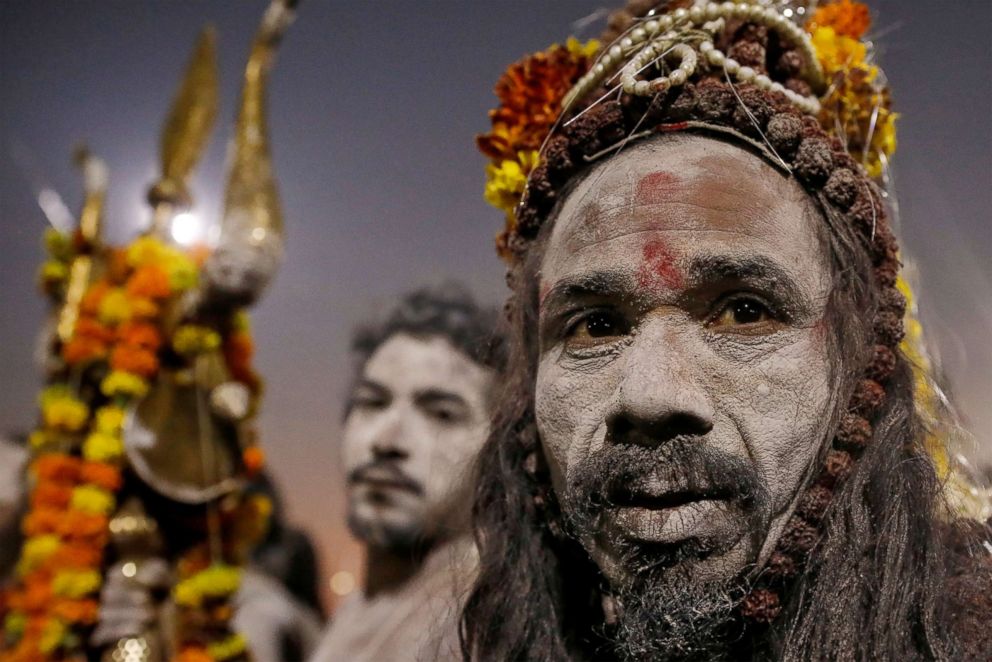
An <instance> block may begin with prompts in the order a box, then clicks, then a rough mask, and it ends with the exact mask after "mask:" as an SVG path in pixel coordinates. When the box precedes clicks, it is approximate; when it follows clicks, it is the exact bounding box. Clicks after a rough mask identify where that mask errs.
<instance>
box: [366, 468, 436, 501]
mask: <svg viewBox="0 0 992 662" xmlns="http://www.w3.org/2000/svg"><path fill="white" fill-rule="evenodd" d="M348 483H349V484H350V485H364V486H366V487H370V488H372V489H379V490H402V491H405V492H412V493H413V494H423V492H424V488H423V487H421V485H420V483H418V482H417V481H415V480H413V479H412V478H410V477H409V476H407V475H406V474H404V473H403V472H402V471H401V470H400V469H398V468H396V467H393V466H391V465H366V466H365V467H361V468H359V469H357V470H356V471H353V472H352V473H351V475H350V476H348Z"/></svg>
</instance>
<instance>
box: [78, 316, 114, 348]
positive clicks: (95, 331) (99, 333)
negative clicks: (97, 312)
mask: <svg viewBox="0 0 992 662" xmlns="http://www.w3.org/2000/svg"><path fill="white" fill-rule="evenodd" d="M73 335H74V336H79V337H83V338H90V339H93V340H99V341H100V342H104V343H108V342H110V341H112V340H113V339H114V332H113V330H112V329H110V328H109V327H106V326H104V325H103V324H100V322H99V321H98V320H97V319H96V318H94V317H89V316H86V315H84V316H81V317H80V318H79V319H78V320H77V321H76V328H75V329H74V331H73Z"/></svg>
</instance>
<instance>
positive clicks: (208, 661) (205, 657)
mask: <svg viewBox="0 0 992 662" xmlns="http://www.w3.org/2000/svg"><path fill="white" fill-rule="evenodd" d="M176 662H216V660H214V658H213V656H212V655H210V653H208V652H207V649H206V648H201V647H200V646H186V647H184V648H183V649H182V650H181V651H179V655H178V656H177V657H176Z"/></svg>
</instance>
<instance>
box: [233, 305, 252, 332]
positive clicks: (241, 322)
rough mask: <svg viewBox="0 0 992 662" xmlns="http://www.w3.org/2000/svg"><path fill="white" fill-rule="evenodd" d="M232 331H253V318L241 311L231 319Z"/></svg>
mask: <svg viewBox="0 0 992 662" xmlns="http://www.w3.org/2000/svg"><path fill="white" fill-rule="evenodd" d="M231 330H232V331H244V332H246V333H247V332H249V331H251V318H250V317H249V316H248V313H246V312H245V311H243V310H239V311H237V312H236V313H234V315H233V316H232V317H231Z"/></svg>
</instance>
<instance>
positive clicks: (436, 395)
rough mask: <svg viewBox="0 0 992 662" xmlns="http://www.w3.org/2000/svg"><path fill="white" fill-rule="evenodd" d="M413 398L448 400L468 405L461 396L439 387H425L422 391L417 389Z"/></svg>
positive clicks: (431, 400)
mask: <svg viewBox="0 0 992 662" xmlns="http://www.w3.org/2000/svg"><path fill="white" fill-rule="evenodd" d="M415 398H416V400H417V402H429V403H434V402H448V403H452V404H458V405H466V406H467V405H468V403H467V402H466V401H465V398H463V397H462V396H460V395H458V394H457V393H454V392H452V391H445V390H444V389H440V388H426V389H423V390H422V391H417V393H416V396H415Z"/></svg>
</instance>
